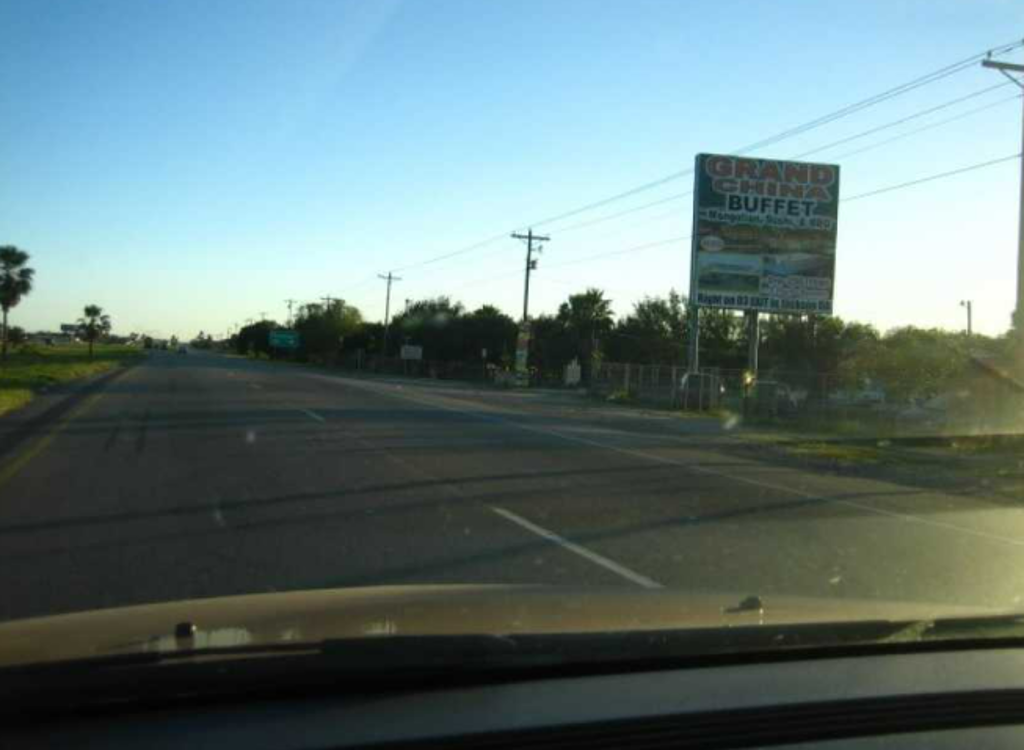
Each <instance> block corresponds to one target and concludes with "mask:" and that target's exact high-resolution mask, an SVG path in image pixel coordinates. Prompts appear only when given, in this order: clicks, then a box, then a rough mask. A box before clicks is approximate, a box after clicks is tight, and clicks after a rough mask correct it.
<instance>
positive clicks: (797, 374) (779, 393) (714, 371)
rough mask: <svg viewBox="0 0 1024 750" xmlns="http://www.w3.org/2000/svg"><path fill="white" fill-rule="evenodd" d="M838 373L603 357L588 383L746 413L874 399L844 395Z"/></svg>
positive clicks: (829, 407) (646, 398)
mask: <svg viewBox="0 0 1024 750" xmlns="http://www.w3.org/2000/svg"><path fill="white" fill-rule="evenodd" d="M837 383H838V381H837V379H836V378H835V377H834V376H832V375H830V374H827V373H817V372H806V371H793V370H762V371H761V372H760V373H758V375H757V377H756V378H755V377H752V376H751V374H750V373H749V372H748V371H746V370H740V369H726V368H704V369H701V370H700V372H699V373H692V374H691V373H688V372H687V370H686V368H685V367H681V366H670V365H640V364H631V363H620V362H602V363H600V364H598V365H596V366H595V368H594V371H593V378H592V382H591V384H590V388H591V391H592V392H593V393H595V394H596V395H599V396H605V397H612V398H617V397H621V398H623V399H630V400H635V401H637V402H641V403H649V404H652V405H658V406H666V407H671V408H687V409H699V410H706V409H717V408H725V409H729V410H732V411H736V412H743V413H746V414H747V415H748V416H764V417H771V418H776V417H797V416H803V415H837V414H838V415H842V414H843V412H844V411H853V412H855V413H856V414H857V415H861V414H863V413H865V411H867V410H869V409H870V408H871V407H873V406H875V405H874V404H865V403H853V402H852V401H850V400H849V399H845V400H844V395H843V393H842V391H841V390H840V389H839V388H837Z"/></svg>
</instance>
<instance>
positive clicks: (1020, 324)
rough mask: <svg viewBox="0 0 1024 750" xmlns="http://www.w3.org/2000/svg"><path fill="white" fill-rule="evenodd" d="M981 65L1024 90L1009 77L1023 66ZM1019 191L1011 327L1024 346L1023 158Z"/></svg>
mask: <svg viewBox="0 0 1024 750" xmlns="http://www.w3.org/2000/svg"><path fill="white" fill-rule="evenodd" d="M981 64H982V65H983V66H984V67H986V68H994V69H995V70H998V71H999V72H1000V73H1002V74H1003V75H1004V76H1006V77H1007V78H1009V79H1010V80H1011V81H1013V82H1014V83H1015V84H1016V85H1017V86H1018V87H1019V88H1020V89H1022V90H1024V83H1021V81H1020V80H1019V79H1017V78H1014V77H1013V76H1012V75H1010V73H1024V65H1016V64H1014V63H1007V62H997V61H995V60H991V59H988V60H982V61H981ZM1021 150H1022V151H1024V112H1022V114H1021ZM1019 190H1020V194H1019V196H1018V197H1019V201H1020V203H1019V206H1018V208H1017V305H1016V308H1015V309H1014V311H1013V326H1014V329H1015V330H1016V333H1017V340H1018V342H1020V343H1021V344H1022V345H1024V156H1022V157H1021V160H1020V188H1019Z"/></svg>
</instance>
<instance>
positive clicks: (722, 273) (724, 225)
mask: <svg viewBox="0 0 1024 750" xmlns="http://www.w3.org/2000/svg"><path fill="white" fill-rule="evenodd" d="M693 194H694V206H693V250H692V254H691V256H690V262H691V272H690V297H691V299H693V300H694V301H695V302H696V303H697V304H698V305H699V306H702V307H724V308H733V309H740V310H761V311H764V312H770V313H804V314H807V313H817V314H825V315H829V314H831V313H832V296H833V291H834V287H835V264H836V227H837V225H838V218H839V167H838V166H837V165H835V164H810V163H807V162H795V161H776V160H773V159H754V158H747V157H740V156H724V155H721V154H698V155H697V165H696V169H695V170H694V189H693Z"/></svg>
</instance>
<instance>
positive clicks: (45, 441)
mask: <svg viewBox="0 0 1024 750" xmlns="http://www.w3.org/2000/svg"><path fill="white" fill-rule="evenodd" d="M102 396H103V394H102V393H94V394H93V395H91V396H89V397H88V398H86V399H85V401H83V402H82V403H81V404H79V405H78V406H76V407H75V408H74V409H72V410H71V411H70V412H68V413H67V414H66V415H64V417H63V418H61V420H60V421H59V422H57V424H56V425H54V427H53V429H52V430H50V431H49V432H48V433H46V434H45V435H43V436H42V437H41V438H39V439H38V440H36V441H35V442H34V443H32V444H31V445H30V446H28V447H27V448H26V449H25V450H23V451H22V452H21V453H19V454H18V455H17V456H15V457H14V458H12V459H11V460H10V461H8V462H7V463H6V464H5V465H4V466H3V468H2V469H0V488H3V487H4V485H6V484H7V483H8V482H9V481H11V479H12V478H13V477H14V476H15V475H16V474H17V473H18V472H19V471H21V470H22V469H24V468H25V467H26V466H27V465H28V464H29V462H30V461H31V460H32V459H33V458H35V457H36V456H38V455H39V454H40V453H42V452H43V451H44V450H46V448H47V446H49V445H50V443H52V442H53V441H54V440H55V439H56V438H57V436H58V435H60V433H61V432H62V431H63V430H64V428H65V427H67V425H68V424H69V423H70V422H71V420H72V419H75V418H76V417H80V416H82V415H83V414H85V413H86V412H87V411H88V410H89V409H91V408H92V407H93V406H94V405H95V404H96V402H97V401H99V400H100V398H101V397H102Z"/></svg>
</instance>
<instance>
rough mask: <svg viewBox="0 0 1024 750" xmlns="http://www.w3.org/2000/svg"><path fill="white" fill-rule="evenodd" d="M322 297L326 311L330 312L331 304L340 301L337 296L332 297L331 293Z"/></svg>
mask: <svg viewBox="0 0 1024 750" xmlns="http://www.w3.org/2000/svg"><path fill="white" fill-rule="evenodd" d="M320 299H322V300H323V302H324V310H325V311H326V312H330V311H331V304H332V303H334V302H337V301H338V299H337V298H336V297H332V296H331V295H329V294H328V295H327V296H326V297H321V298H320Z"/></svg>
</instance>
